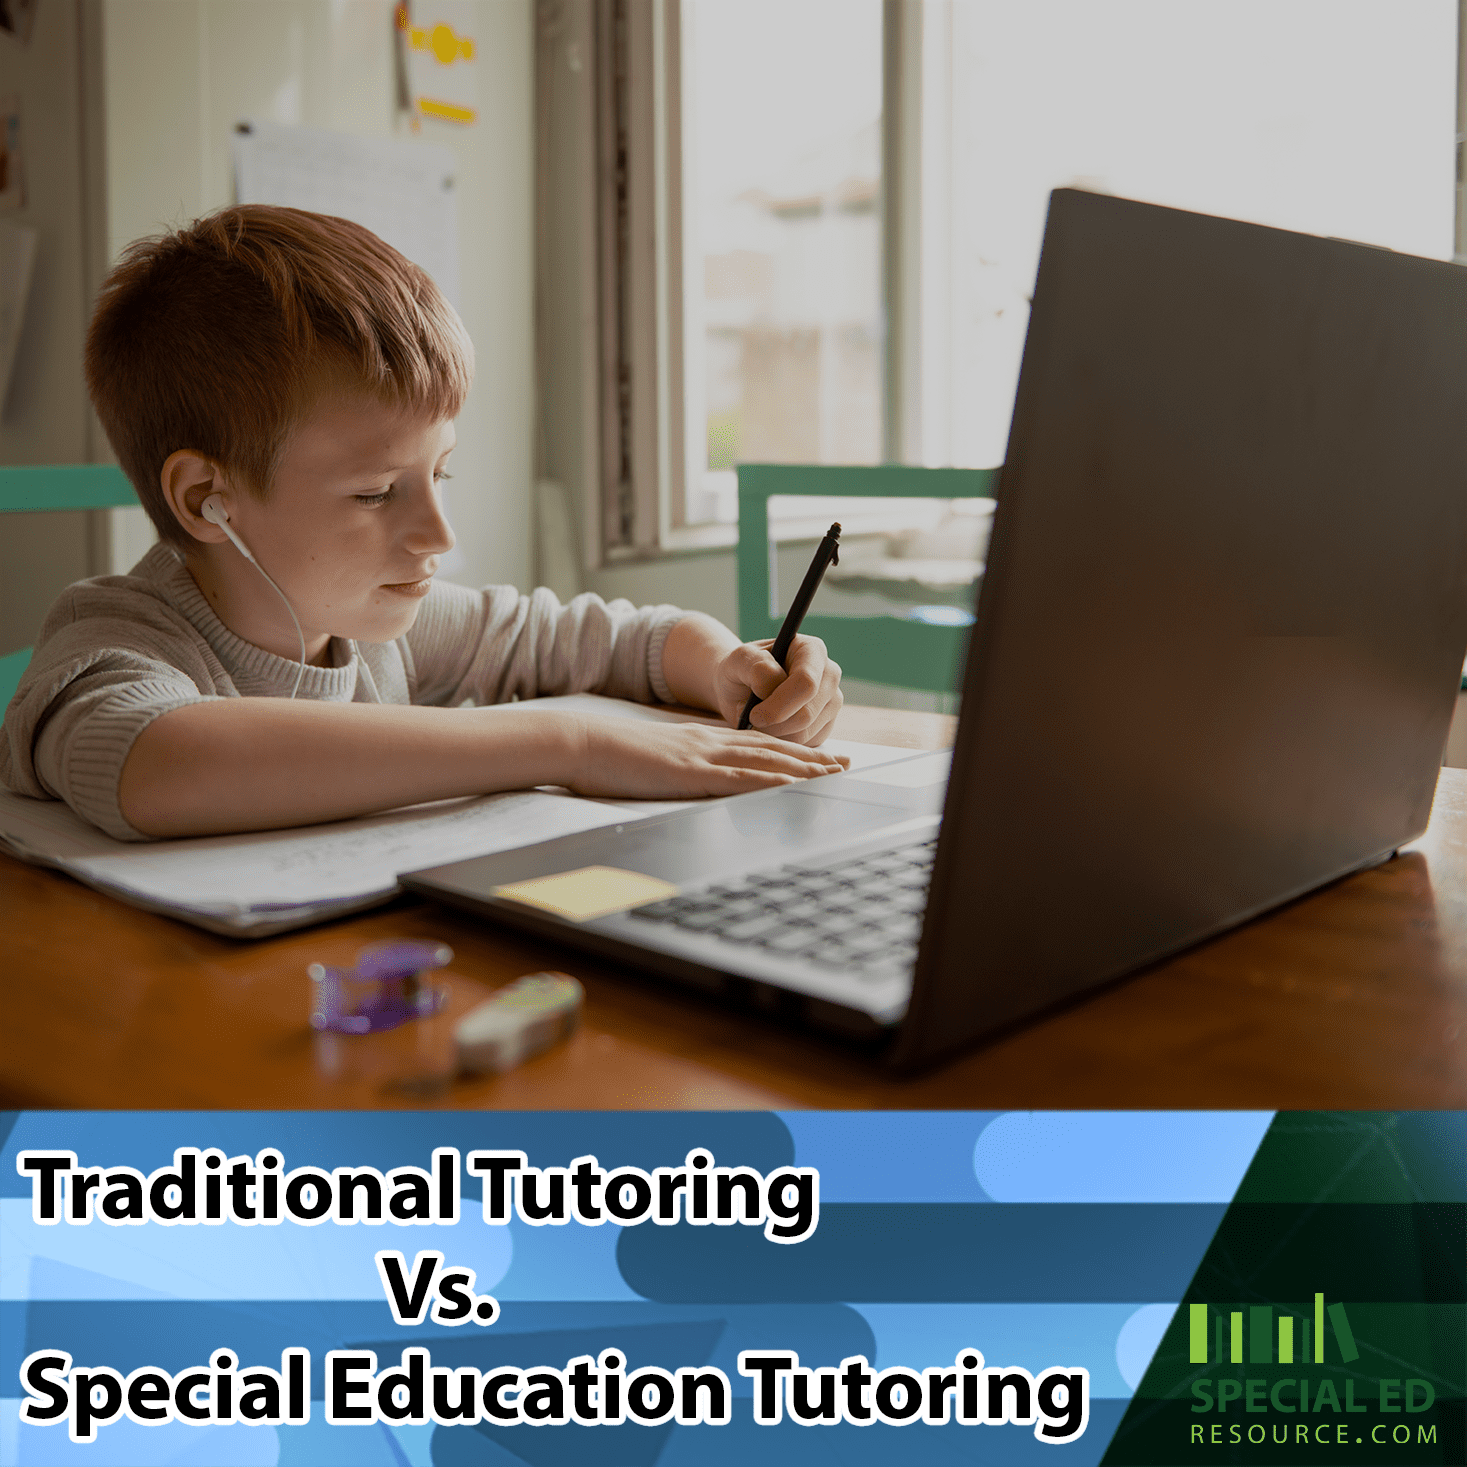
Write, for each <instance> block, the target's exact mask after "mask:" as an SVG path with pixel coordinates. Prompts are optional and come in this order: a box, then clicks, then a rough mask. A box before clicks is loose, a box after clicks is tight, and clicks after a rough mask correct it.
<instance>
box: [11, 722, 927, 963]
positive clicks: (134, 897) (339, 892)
mask: <svg viewBox="0 0 1467 1467" xmlns="http://www.w3.org/2000/svg"><path fill="white" fill-rule="evenodd" d="M547 704H552V705H557V706H560V707H564V708H566V709H567V710H570V711H580V712H589V713H596V714H601V715H605V716H608V717H620V718H642V719H656V720H665V721H673V722H706V723H716V722H718V720H717V719H711V718H710V719H699V718H697V717H695V716H694V715H692V714H684V713H673V712H670V711H669V710H667V709H665V708H649V707H645V706H643V705H641V704H637V703H623V702H621V701H619V700H617V699H614V698H602V697H599V696H597V695H595V694H590V693H578V694H574V695H572V696H570V697H565V698H541V699H537V700H536V702H535V705H534V706H536V707H540V708H543V707H545V706H546V705H547ZM505 706H508V707H510V708H515V707H528V706H530V705H529V704H524V703H521V704H513V703H512V704H508V705H505ZM464 716H465V717H468V718H471V717H473V716H474V715H473V713H472V712H471V711H465V714H464ZM826 747H827V748H830V749H832V750H834V751H836V752H839V753H843V754H848V755H849V756H850V758H851V764H852V766H853V767H861V766H864V765H870V764H880V763H884V762H886V761H887V760H889V759H899V758H903V757H906V756H909V755H910V754H911V752H912V751H911V750H910V749H892V748H884V747H881V746H878V745H874V744H857V743H851V742H849V741H847V740H842V739H831V740H830V741H829V743H828V744H827V746H826ZM690 803H693V802H691V801H682V802H679V801H667V800H589V799H582V798H580V797H579V796H577V795H572V794H569V793H567V792H566V791H564V790H552V789H536V790H514V791H511V792H509V793H507V794H499V795H481V796H478V797H476V798H469V799H459V800H442V801H439V802H437V803H435V804H431V805H413V806H410V807H408V808H406V809H401V810H390V811H387V812H386V813H384V814H381V815H366V816H362V817H361V818H359V819H356V820H339V821H335V822H333V823H332V824H329V825H308V826H301V827H298V828H296V829H293V830H279V831H258V832H255V833H253V834H250V835H218V836H199V837H196V838H194V839H191V840H167V841H152V842H149V843H146V844H130V843H128V842H125V841H116V840H113V839H111V837H110V836H106V835H103V834H102V833H101V832H100V831H99V830H96V829H95V828H94V827H92V826H90V825H88V824H87V823H86V822H85V821H84V820H81V819H80V818H78V817H77V816H76V815H74V814H73V813H72V811H71V810H70V809H69V808H68V807H67V806H66V805H63V804H62V803H61V802H60V801H58V800H29V799H26V798H24V797H22V796H19V795H12V794H9V793H7V792H4V791H0V844H3V846H4V847H5V849H7V850H9V851H10V852H11V853H12V854H13V855H17V856H20V857H21V858H22V859H23V860H27V861H34V862H37V863H39V864H42V865H47V866H55V867H57V868H59V869H60V870H62V871H65V872H66V873H67V874H68V875H71V876H74V877H76V879H77V880H78V881H83V882H85V883H86V884H87V885H88V886H93V887H96V888H97V889H98V890H99V891H104V892H107V893H108V894H109V895H111V896H116V897H119V898H121V900H123V901H125V902H130V903H132V905H134V906H138V907H144V908H146V909H147V910H149V911H154V912H162V913H164V914H165V915H167V916H170V917H178V918H180V919H181V920H183V921H185V922H192V923H194V924H195V925H196V926H199V927H205V928H208V929H209V930H210V931H213V932H222V933H225V934H227V935H229V936H232V937H267V936H269V935H270V934H272V933H276V932H283V931H286V930H287V929H288V928H292V927H304V926H306V925H308V924H309V923H312V922H321V921H324V920H326V919H327V918H329V917H337V916H340V915H342V914H343V913H345V912H351V911H355V910H357V909H358V908H362V907H370V906H374V905H376V904H377V903H379V902H384V901H387V900H388V899H389V898H391V897H392V896H394V895H395V894H396V893H397V891H398V884H397V877H398V873H399V872H402V871H413V870H418V869H420V868H422V867H425V866H436V865H442V864H443V863H444V862H447V861H458V860H466V859H468V858H469V857H471V856H486V855H491V854H493V853H494V852H497V851H508V850H513V849H515V848H516V847H517V846H527V845H533V844H536V843H537V842H539V841H544V840H551V839H553V838H554V837H556V836H560V835H571V834H574V833H576V832H578V831H583V830H593V829H595V828H597V827H598V826H603V825H615V824H618V823H622V822H625V821H627V820H641V819H645V818H646V817H647V816H650V815H660V814H663V813H664V812H666V811H669V810H676V809H680V808H682V807H683V805H685V804H690Z"/></svg>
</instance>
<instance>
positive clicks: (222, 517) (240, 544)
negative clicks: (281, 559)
mask: <svg viewBox="0 0 1467 1467" xmlns="http://www.w3.org/2000/svg"><path fill="white" fill-rule="evenodd" d="M199 513H200V514H201V515H203V517H204V518H205V519H206V520H208V521H209V523H210V524H211V525H218V526H219V528H220V529H221V530H223V531H224V533H225V534H226V535H228V536H229V539H230V542H231V543H232V544H233V546H234V548H235V549H236V550H238V551H239V553H240V554H241V555H242V556H244V558H245V559H246V560H247V561H249V562H250V564H251V565H253V566H256V567H258V565H259V561H257V560H256V559H255V557H254V556H253V555H251V554H250V548H249V546H248V545H246V544H245V542H244V541H243V540H241V539H240V538H239V536H238V535H236V534H235V533H234V531H233V530H231V529H230V528H229V511H228V510H227V509H225V507H224V501H223V500H222V499H221V498H220V497H219V495H217V494H211V495H210V496H209V497H208V498H207V499H206V500H205V501H204V502H203V503H202V504H201V505H200V506H199Z"/></svg>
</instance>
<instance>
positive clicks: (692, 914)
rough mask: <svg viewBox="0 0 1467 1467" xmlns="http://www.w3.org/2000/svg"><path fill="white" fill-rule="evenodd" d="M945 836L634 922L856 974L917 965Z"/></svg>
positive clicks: (723, 891) (739, 888) (696, 900)
mask: <svg viewBox="0 0 1467 1467" xmlns="http://www.w3.org/2000/svg"><path fill="white" fill-rule="evenodd" d="M936 851H937V838H936V836H934V837H933V838H932V839H931V840H928V841H922V842H920V843H918V844H914V845H909V846H899V847H897V848H896V849H894V850H884V851H877V852H875V853H874V854H872V855H869V856H855V857H851V858H849V859H844V860H839V861H831V862H829V863H826V864H822V865H819V866H780V867H777V868H775V869H774V870H770V871H755V872H751V873H750V874H749V875H747V876H741V877H738V878H737V879H735V880H733V881H724V882H720V883H718V884H717V885H716V886H710V887H706V888H704V889H703V890H702V891H696V892H689V893H688V894H687V895H686V896H675V897H668V898H667V899H666V900H665V901H660V902H649V903H648V904H647V905H646V906H644V907H636V908H634V909H633V910H632V911H631V912H630V913H628V915H629V916H631V917H636V918H640V919H641V920H642V921H645V922H665V923H668V924H670V925H671V926H674V927H678V928H682V929H683V930H685V931H688V932H700V933H704V934H706V935H708V936H711V937H719V938H721V939H723V941H725V942H737V943H747V944H748V945H749V946H751V947H759V948H763V949H765V950H767V951H769V952H773V953H779V954H781V955H783V956H785V957H794V958H800V959H802V960H804V961H807V962H812V963H817V964H819V965H820V966H822V967H830V968H839V969H842V970H844V971H846V972H854V973H856V974H857V975H861V974H868V973H869V974H871V975H872V976H876V975H877V974H878V973H880V974H881V976H885V974H886V973H887V972H888V971H889V970H890V969H891V968H892V967H893V966H895V965H897V964H903V963H904V964H905V965H906V966H907V967H909V968H910V967H911V966H912V965H913V964H914V963H915V962H916V960H917V941H918V939H919V938H920V937H921V935H922V914H923V912H924V910H925V909H926V906H927V886H928V883H929V881H930V880H931V877H932V858H933V856H934V855H935V854H936Z"/></svg>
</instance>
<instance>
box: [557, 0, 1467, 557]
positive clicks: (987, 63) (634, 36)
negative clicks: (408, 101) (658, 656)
mask: <svg viewBox="0 0 1467 1467" xmlns="http://www.w3.org/2000/svg"><path fill="white" fill-rule="evenodd" d="M1457 11H1458V6H1457V4H1456V0H1414V3H1412V4H1410V5H1399V4H1386V3H1383V0H1234V3H1232V4H1230V5H1228V6H1226V7H1219V6H1193V5H1178V4H1176V3H1174V0H1108V3H1106V4H1103V5H1102V4H1095V3H1093V0H1026V3H1024V4H1022V5H1019V4H1013V3H1012V0H537V19H538V25H539V49H538V71H537V107H538V122H537V147H538V157H537V167H538V172H539V188H538V199H539V212H538V215H537V221H536V232H537V258H538V270H537V275H538V281H539V285H538V290H539V301H538V318H539V326H538V331H539V345H540V352H539V357H540V360H539V364H538V366H539V376H540V380H539V383H538V387H539V398H540V415H539V416H540V444H539V461H540V463H539V472H540V476H541V477H542V478H543V479H547V480H553V481H555V482H556V483H558V484H560V485H563V486H565V488H566V490H567V491H568V495H567V497H568V499H569V501H570V503H571V505H572V506H573V507H574V506H576V505H579V506H580V510H581V514H580V517H579V518H578V519H574V517H573V522H574V524H575V526H576V534H577V535H578V537H579V539H580V540H581V555H582V563H583V564H584V565H587V566H604V565H608V564H613V563H615V562H616V561H618V560H625V559H632V558H638V557H647V556H652V555H657V554H660V553H663V552H665V551H667V550H676V549H679V548H685V547H696V546H698V545H703V546H707V545H716V544H730V543H731V542H732V534H733V532H732V527H731V525H730V523H729V522H730V521H731V520H732V518H733V517H734V510H735V507H734V499H733V477H732V469H733V465H734V464H736V463H737V462H739V461H740V460H744V461H750V460H766V461H768V460H773V461H780V460H784V461H807V462H825V463H859V462H874V461H879V460H881V459H887V458H890V459H895V460H900V461H905V462H911V463H922V464H932V465H939V464H954V465H957V466H965V467H978V468H985V467H990V466H992V465H994V464H997V463H998V462H1000V461H1001V459H1002V457H1003V452H1004V447H1005V440H1006V436H1007V431H1008V419H1009V414H1010V411H1011V408H1012V402H1013V394H1014V387H1015V384H1016V380H1017V373H1018V365H1019V357H1020V352H1021V349H1022V345H1023V339H1024V332H1025V327H1026V325H1027V316H1028V297H1029V295H1030V292H1031V291H1032V286H1033V280H1034V274H1035V269H1036V266H1037V262H1038V251H1039V243H1040V239H1041V236H1042V233H1043V224H1044V210H1045V204H1046V200H1047V197H1048V194H1049V191H1050V189H1052V188H1054V187H1057V186H1062V185H1079V186H1085V187H1093V188H1100V189H1105V190H1108V191H1111V192H1114V193H1117V194H1122V195H1126V196H1129V197H1133V198H1141V199H1147V200H1151V201H1153V202H1158V203H1164V204H1170V205H1175V206H1179V207H1184V208H1193V209H1199V210H1203V211H1206V212H1210V213H1218V214H1227V215H1232V216H1234V217H1239V218H1244V219H1252V220H1257V221H1260V222H1264V223H1270V224H1276V225H1281V226H1283V227H1286V228H1292V229H1303V230H1308V231H1312V232H1316V233H1322V234H1336V235H1342V236H1345V237H1349V238H1355V239H1363V240H1367V241H1370V242H1373V243H1379V244H1384V245H1388V246H1390V247H1392V248H1397V249H1401V250H1407V251H1411V252H1415V253H1421V254H1428V255H1438V256H1450V255H1451V253H1452V248H1453V237H1454V226H1455V203H1454V200H1455V188H1456V178H1455V167H1456V158H1455V134H1456V131H1457V52H1458V36H1457Z"/></svg>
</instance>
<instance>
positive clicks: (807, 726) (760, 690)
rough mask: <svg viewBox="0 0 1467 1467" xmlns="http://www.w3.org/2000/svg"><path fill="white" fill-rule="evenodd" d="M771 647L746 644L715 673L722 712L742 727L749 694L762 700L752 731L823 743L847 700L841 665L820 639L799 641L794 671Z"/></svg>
mask: <svg viewBox="0 0 1467 1467" xmlns="http://www.w3.org/2000/svg"><path fill="white" fill-rule="evenodd" d="M770 646H771V643H769V642H767V641H764V642H743V643H741V644H740V645H739V646H737V647H735V648H734V649H733V650H732V651H731V652H729V653H728V654H727V655H726V656H725V657H724V658H723V659H722V660H721V661H720V662H719V664H718V666H717V669H716V671H715V673H714V679H715V682H714V686H715V689H716V694H717V698H718V711H719V712H720V713H721V714H722V715H723V716H724V717H725V718H726V719H727V720H728V721H729V722H730V723H731V724H733V725H735V726H737V724H738V721H739V718H740V717H741V715H742V714H743V711H744V704H745V703H747V702H748V701H749V694H750V693H756V694H758V696H759V697H760V698H761V699H762V700H763V701H762V702H760V703H758V704H756V705H755V708H754V711H753V713H751V714H750V715H749V724H750V727H751V728H755V729H758V730H759V731H760V732H761V733H767V734H773V735H774V736H775V737H776V738H780V739H788V740H790V741H791V742H793V743H797V744H809V745H812V746H813V745H816V744H820V743H823V742H824V740H825V738H826V736H827V735H828V734H829V733H830V726H831V724H833V723H834V722H835V719H836V715H837V714H838V713H839V712H840V710H841V707H842V705H843V704H844V702H845V699H844V698H843V697H842V695H841V690H840V666H839V665H838V664H837V663H835V662H832V661H831V660H830V658H829V657H827V656H826V655H825V643H824V642H822V641H821V640H820V638H819V637H796V638H795V640H794V642H793V643H792V644H791V646H790V654H789V668H788V670H787V671H786V669H784V668H782V667H781V666H780V665H779V663H777V662H776V661H775V660H774V658H773V657H771V656H770V655H769V648H770Z"/></svg>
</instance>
